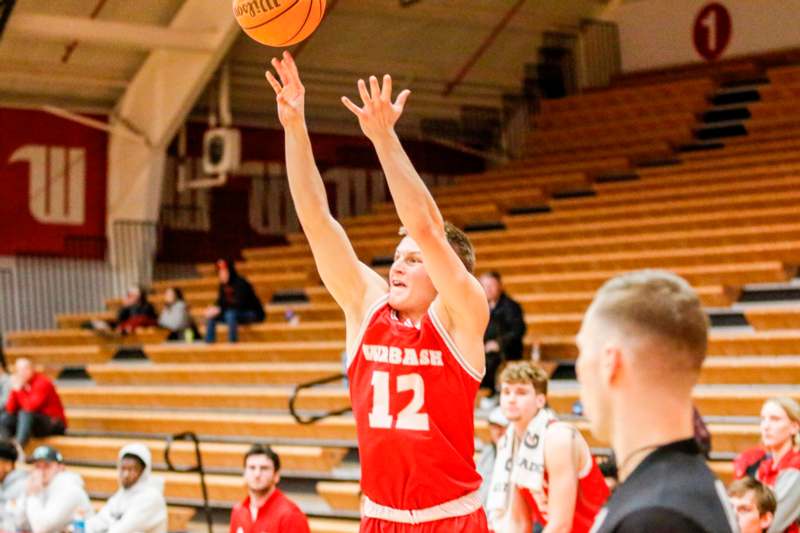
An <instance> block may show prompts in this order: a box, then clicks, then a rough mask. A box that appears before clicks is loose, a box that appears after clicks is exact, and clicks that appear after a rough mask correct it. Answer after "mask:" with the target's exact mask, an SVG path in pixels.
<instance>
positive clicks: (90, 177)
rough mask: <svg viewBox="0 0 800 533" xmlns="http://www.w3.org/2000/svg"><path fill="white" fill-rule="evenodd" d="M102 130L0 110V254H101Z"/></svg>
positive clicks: (103, 198)
mask: <svg viewBox="0 0 800 533" xmlns="http://www.w3.org/2000/svg"><path fill="white" fill-rule="evenodd" d="M107 145H108V137H107V134H106V133H105V132H102V131H99V130H95V129H92V128H87V127H86V126H82V125H80V124H77V123H75V122H72V121H69V120H65V119H62V118H59V117H56V116H53V115H50V114H48V113H44V112H39V111H23V110H16V109H2V108H0V195H2V198H3V201H2V202H0V255H15V254H36V255H56V256H72V257H75V256H78V257H101V256H102V255H103V253H104V250H105V213H106V169H107V163H106V157H107V156H106V151H107Z"/></svg>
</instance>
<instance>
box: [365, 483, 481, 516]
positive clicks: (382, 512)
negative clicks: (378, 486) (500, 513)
mask: <svg viewBox="0 0 800 533" xmlns="http://www.w3.org/2000/svg"><path fill="white" fill-rule="evenodd" d="M480 508H481V497H480V493H479V492H478V491H477V490H476V491H475V492H470V493H469V494H465V495H464V496H461V497H460V498H456V499H455V500H450V501H447V502H444V503H440V504H439V505H434V506H433V507H426V508H425V509H394V508H392V507H387V506H385V505H381V504H379V503H375V502H373V501H372V500H370V499H369V497H367V496H366V495H365V496H364V497H363V500H362V505H361V512H362V514H363V515H364V516H366V517H369V518H377V519H378V520H386V521H388V522H396V523H400V524H424V523H426V522H434V521H436V520H444V519H446V518H456V517H459V516H467V515H470V514H472V513H474V512H475V511H477V510H478V509H480Z"/></svg>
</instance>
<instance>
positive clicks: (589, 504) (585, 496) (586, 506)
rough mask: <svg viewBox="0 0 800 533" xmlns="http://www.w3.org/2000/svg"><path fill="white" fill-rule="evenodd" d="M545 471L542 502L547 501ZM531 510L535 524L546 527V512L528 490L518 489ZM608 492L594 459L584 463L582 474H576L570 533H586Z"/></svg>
mask: <svg viewBox="0 0 800 533" xmlns="http://www.w3.org/2000/svg"><path fill="white" fill-rule="evenodd" d="M548 479H549V476H548V475H547V470H545V472H544V484H543V487H542V488H543V490H544V500H545V501H547V498H548V497H549V494H548V490H547V487H548ZM518 490H519V491H520V492H521V493H522V497H523V498H524V499H525V503H527V504H528V508H529V509H530V510H531V516H532V517H533V519H534V521H535V522H538V523H540V524H542V525H547V511H546V510H545V511H544V512H542V510H541V509H539V505H538V504H537V502H536V498H535V497H534V495H533V494H532V493H531V491H530V490H528V489H525V488H519V489H518ZM609 495H610V492H609V490H608V485H606V480H605V478H603V473H602V472H600V468H598V466H597V463H596V462H595V460H594V457H592V458H591V461H590V462H588V463H586V467H585V468H584V469H583V472H580V473H579V474H578V493H577V495H576V497H575V514H574V515H573V517H572V529H571V531H572V533H588V532H589V531H590V530H591V529H592V524H594V518H595V516H596V515H597V513H598V512H599V511H600V509H601V508H602V507H603V505H605V503H606V500H607V499H608V496H609Z"/></svg>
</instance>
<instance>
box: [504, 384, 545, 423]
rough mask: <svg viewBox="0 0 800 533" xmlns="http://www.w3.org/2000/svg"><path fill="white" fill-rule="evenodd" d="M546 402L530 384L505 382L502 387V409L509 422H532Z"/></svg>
mask: <svg viewBox="0 0 800 533" xmlns="http://www.w3.org/2000/svg"><path fill="white" fill-rule="evenodd" d="M546 402H547V399H546V398H545V396H544V395H543V394H536V389H535V388H534V387H533V385H531V384H530V383H508V382H505V383H503V384H502V385H501V386H500V409H501V410H502V411H503V415H505V417H506V418H507V419H508V421H509V422H524V423H528V422H530V421H531V420H532V419H533V417H535V416H536V413H538V412H539V409H541V408H542V407H544V405H545V403H546Z"/></svg>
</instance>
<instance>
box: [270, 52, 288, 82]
mask: <svg viewBox="0 0 800 533" xmlns="http://www.w3.org/2000/svg"><path fill="white" fill-rule="evenodd" d="M271 63H272V68H274V69H275V72H277V73H278V76H279V77H280V79H281V84H283V85H286V84H287V83H289V79H288V78H287V77H286V70H285V67H284V66H283V63H282V62H281V61H278V60H277V59H276V58H274V57H273V58H272V61H271Z"/></svg>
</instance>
